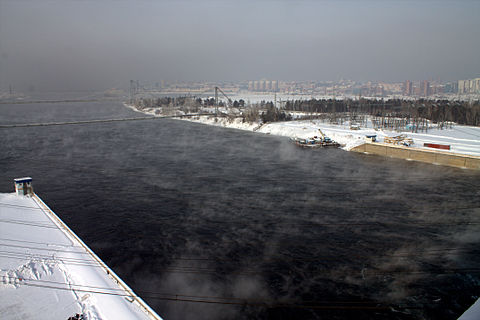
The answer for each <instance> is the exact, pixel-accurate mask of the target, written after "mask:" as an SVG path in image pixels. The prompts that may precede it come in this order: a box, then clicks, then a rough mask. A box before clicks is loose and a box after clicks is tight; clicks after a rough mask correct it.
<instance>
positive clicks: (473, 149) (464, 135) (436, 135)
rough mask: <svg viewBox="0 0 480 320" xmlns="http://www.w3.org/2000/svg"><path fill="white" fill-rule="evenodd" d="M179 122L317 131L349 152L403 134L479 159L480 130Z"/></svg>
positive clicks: (287, 133)
mask: <svg viewBox="0 0 480 320" xmlns="http://www.w3.org/2000/svg"><path fill="white" fill-rule="evenodd" d="M126 106H127V107H128V108H131V109H133V110H135V111H138V112H142V113H144V114H149V115H154V116H161V115H160V114H158V113H156V112H155V110H144V111H139V110H137V109H135V107H133V106H129V105H126ZM179 119H181V120H184V121H191V122H196V123H202V124H206V125H214V126H219V127H225V128H232V129H239V130H246V131H253V132H259V133H263V134H272V135H278V136H284V137H289V138H309V137H313V136H319V135H320V134H319V131H318V129H320V130H322V132H323V133H324V134H325V135H327V136H328V137H330V138H331V139H333V140H334V141H336V142H338V143H340V144H341V145H342V148H343V149H344V150H347V151H348V150H351V149H352V148H354V147H356V146H358V145H361V144H363V143H365V136H366V135H377V141H380V142H382V141H383V139H384V138H385V137H393V136H397V135H399V134H404V135H406V136H408V137H409V138H412V139H413V141H414V143H413V144H412V145H411V147H412V148H419V149H430V148H426V147H424V146H423V145H424V143H434V144H443V145H450V148H451V149H450V151H449V152H452V153H459V154H468V155H474V156H480V127H471V126H461V125H454V126H453V127H452V128H449V129H443V130H442V129H438V128H431V129H429V130H428V132H418V133H414V132H410V131H403V132H396V131H389V130H378V129H374V128H373V126H372V124H371V122H370V121H369V122H368V123H367V125H366V126H364V127H360V128H359V129H357V130H352V129H350V123H349V122H348V121H346V122H344V123H342V124H330V123H327V122H325V121H323V120H318V119H314V120H295V121H285V122H272V123H265V124H261V123H257V122H254V123H248V122H243V121H242V119H241V118H235V119H233V120H232V119H229V118H226V117H215V115H213V114H212V115H211V116H197V117H189V118H179ZM430 150H431V149H430Z"/></svg>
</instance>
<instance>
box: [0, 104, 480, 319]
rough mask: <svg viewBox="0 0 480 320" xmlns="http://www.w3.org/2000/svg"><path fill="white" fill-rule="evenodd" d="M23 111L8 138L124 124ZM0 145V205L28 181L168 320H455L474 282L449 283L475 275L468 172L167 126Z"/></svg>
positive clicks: (85, 110) (473, 190) (473, 182)
mask: <svg viewBox="0 0 480 320" xmlns="http://www.w3.org/2000/svg"><path fill="white" fill-rule="evenodd" d="M80 106H81V107H80ZM15 108H17V106H15ZM21 108H25V110H24V111H28V112H23V113H22V114H23V117H26V119H23V120H25V121H21V122H26V121H28V120H32V121H33V120H38V118H40V117H41V118H42V119H45V118H48V117H49V116H51V117H53V118H55V119H58V118H64V119H67V120H69V119H71V118H82V119H84V118H85V117H91V118H98V117H101V116H103V115H106V114H108V113H112V110H113V113H114V114H115V115H116V116H119V117H121V116H124V115H131V111H129V110H128V109H125V108H123V107H122V106H121V105H103V104H93V105H88V104H86V105H68V106H56V105H51V106H48V105H35V106H22V107H21ZM28 108H31V109H28ZM27 109H28V110H27ZM0 112H3V113H5V112H9V111H8V110H7V109H3V110H0ZM110 117H111V115H110ZM3 119H6V118H3ZM3 121H6V120H3ZM11 121H18V119H15V118H14V119H13V120H11ZM2 133H3V137H2V142H3V149H2V153H1V158H0V165H1V167H2V168H4V171H3V172H2V173H1V174H0V188H1V190H2V191H3V192H9V191H10V189H11V188H10V187H11V186H10V181H11V178H13V177H16V176H23V175H32V176H33V177H34V179H35V188H36V190H37V192H38V193H39V195H40V196H41V197H42V198H43V199H44V200H45V201H46V202H47V203H48V204H49V205H51V206H52V207H53V209H54V210H55V211H56V212H57V213H58V214H59V215H60V216H61V217H62V219H64V220H65V221H66V222H67V224H68V225H70V226H71V227H72V228H73V229H74V230H75V232H77V233H78V234H79V235H80V237H81V238H82V239H84V240H85V241H86V242H87V243H88V244H89V245H90V246H91V247H92V248H93V249H94V251H96V252H97V253H98V254H99V255H100V256H101V257H102V258H103V259H104V260H105V261H106V262H107V264H109V265H110V266H111V267H112V268H113V269H114V270H115V271H116V272H117V273H118V274H119V275H120V276H121V277H122V278H123V279H124V280H126V282H127V283H128V284H129V285H131V286H132V287H133V289H134V290H136V291H137V292H138V293H139V294H140V296H143V297H145V300H147V302H148V303H149V304H150V305H152V306H153V307H154V308H155V310H157V311H158V312H159V313H160V314H161V315H162V316H164V317H165V318H166V319H191V318H196V319H242V318H243V319H252V318H276V319H288V318H299V319H300V318H305V319H315V318H325V317H326V318H330V319H335V318H339V319H341V318H346V317H353V316H355V318H357V319H362V318H364V319H372V318H378V319H381V318H386V317H388V318H396V319H411V318H431V319H433V318H441V317H450V318H452V317H455V316H458V314H459V313H460V312H461V311H463V309H465V308H466V307H467V306H468V305H469V304H470V303H471V302H472V301H473V297H474V295H475V294H476V290H475V286H476V283H478V276H477V273H475V272H457V273H452V270H454V269H465V268H478V265H479V263H480V261H479V260H480V259H479V258H478V257H479V255H478V249H475V248H476V247H478V243H479V241H480V239H479V237H478V233H479V232H478V231H479V226H478V225H476V224H464V223H465V222H479V221H478V220H477V217H478V216H479V213H480V212H479V205H480V202H479V200H478V199H479V197H478V190H479V189H480V188H479V187H480V185H479V181H480V179H479V178H480V176H479V175H478V173H476V172H472V171H463V170H458V169H453V168H446V167H437V166H432V165H427V164H420V163H413V162H405V161H402V160H395V159H384V158H381V157H373V156H364V155H358V154H352V153H348V152H345V151H342V150H337V149H328V150H327V149H324V150H314V151H312V150H300V149H297V148H295V146H293V145H291V144H289V143H288V141H287V140H285V139H284V138H278V137H273V136H262V135H259V134H251V133H245V132H241V131H234V130H228V129H222V128H212V127H207V126H202V125H197V124H192V123H188V122H183V121H182V122H180V121H174V120H161V121H158V120H156V121H145V122H135V123H115V124H103V125H85V126H75V127H74V126H71V127H48V128H28V129H25V130H16V131H14V130H10V131H4V132H2ZM18 159H22V160H23V162H22V165H19V163H18V161H17V160H18ZM58 181H69V185H70V187H69V188H64V187H62V185H61V184H60V183H56V182H58ZM148 292H154V293H156V294H157V293H170V294H172V293H173V294H180V295H191V296H196V297H229V298H235V299H242V300H248V301H261V302H273V303H274V304H277V305H278V304H283V303H287V304H307V303H312V302H314V303H315V304H317V305H319V304H320V302H328V303H327V304H326V305H330V306H331V305H339V304H341V303H344V302H346V301H354V302H359V301H362V302H372V303H383V304H391V305H392V306H393V307H394V308H395V309H396V310H399V311H401V312H393V311H389V310H386V311H377V310H375V312H372V311H368V310H367V311H365V310H363V311H358V310H355V311H345V310H322V309H320V310H311V309H296V308H285V307H283V308H277V307H276V308H274V307H268V305H266V306H265V307H258V306H249V305H218V304H204V303H186V302H180V301H177V302H172V301H163V300H158V299H155V295H153V294H149V293H148ZM152 296H153V297H152ZM235 301H237V300H235ZM322 305H325V304H322ZM402 306H409V307H418V308H419V309H403V308H402ZM445 309H447V310H445Z"/></svg>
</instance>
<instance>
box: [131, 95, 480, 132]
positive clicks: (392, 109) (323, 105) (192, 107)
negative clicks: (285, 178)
mask: <svg viewBox="0 0 480 320" xmlns="http://www.w3.org/2000/svg"><path fill="white" fill-rule="evenodd" d="M135 106H136V107H137V108H138V109H147V108H153V109H155V108H156V109H159V113H163V114H167V113H171V112H174V111H175V110H181V111H184V112H186V113H195V112H199V111H201V108H202V107H213V106H215V99H213V98H206V99H201V98H195V97H162V98H141V99H137V100H136V101H135ZM219 106H224V103H223V102H220V103H219ZM232 106H233V107H234V108H236V109H242V110H243V112H242V118H243V121H247V122H255V121H258V120H260V119H261V120H262V121H263V122H274V121H288V120H291V119H292V116H291V115H290V112H291V111H297V112H304V113H305V114H306V116H304V118H305V117H306V118H324V119H328V120H330V121H331V122H339V121H340V120H345V118H348V120H353V121H357V120H358V121H363V120H365V117H364V116H366V115H369V116H372V117H374V119H376V120H375V121H377V122H376V123H379V124H381V126H382V127H389V128H395V127H397V126H398V127H401V126H404V125H405V124H407V125H408V124H412V123H413V124H414V125H413V127H416V128H418V127H420V124H424V123H425V121H424V120H425V119H428V120H430V121H432V122H434V123H438V124H439V126H442V127H443V126H444V125H445V124H448V123H450V122H456V123H459V124H465V125H472V126H480V101H474V102H465V101H448V100H423V99H420V100H416V101H410V100H401V99H391V100H385V101H382V100H366V99H360V100H349V99H345V100H334V99H322V100H317V99H311V100H289V101H286V102H285V103H284V105H283V107H282V108H281V109H277V108H276V107H275V106H274V105H273V103H272V102H267V101H261V102H259V103H256V104H252V105H249V106H247V105H246V104H245V101H244V100H242V99H240V100H239V101H233V105H232ZM362 119H363V120H362ZM385 119H388V120H385ZM395 119H397V120H398V119H403V120H404V121H403V122H402V121H400V122H399V121H397V120H395ZM422 119H423V120H422ZM365 121H366V120H365ZM427 126H428V125H427Z"/></svg>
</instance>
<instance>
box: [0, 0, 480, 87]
mask: <svg viewBox="0 0 480 320" xmlns="http://www.w3.org/2000/svg"><path fill="white" fill-rule="evenodd" d="M473 77H480V1H476V0H456V1H442V0H438V1H427V0H424V1H420V0H417V1H388V0H382V1H380V0H377V1H367V0H365V1H362V0H356V1H341V0H338V1H293V0H291V1H287V0H283V1H282V0H278V1H262V0H243V1H240V0H239V1H214V0H196V1H194V0H191V1H187V0H180V1H179V0H176V1H160V0H158V1H153V0H152V1H133V0H132V1H113V0H104V1H100V0H98V1H80V0H78V1H73V0H61V1H47V0H31V1H23V0H0V87H1V88H5V87H8V84H9V83H13V84H15V85H17V86H25V85H28V84H32V85H35V86H36V87H42V85H45V84H49V85H58V86H67V87H75V86H77V85H78V88H80V87H95V86H102V87H114V86H127V85H128V80H129V79H139V80H141V81H159V80H161V79H165V80H212V81H218V80H250V79H260V78H266V79H279V80H337V79H340V78H346V79H353V80H359V81H365V80H373V81H379V80H384V81H404V80H406V79H412V80H422V79H443V80H457V79H468V78H473Z"/></svg>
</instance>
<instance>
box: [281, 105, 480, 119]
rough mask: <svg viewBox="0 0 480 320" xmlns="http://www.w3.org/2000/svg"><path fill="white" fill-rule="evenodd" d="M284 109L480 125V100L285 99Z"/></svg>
mask: <svg viewBox="0 0 480 320" xmlns="http://www.w3.org/2000/svg"><path fill="white" fill-rule="evenodd" d="M285 109H286V110H291V111H303V112H307V113H311V114H318V113H349V114H351V115H356V114H368V115H371V116H376V117H391V118H394V117H395V118H405V119H417V118H422V119H428V120H431V121H433V122H435V123H439V122H442V123H443V122H456V123H459V124H465V125H472V126H480V101H474V102H467V101H448V100H423V99H420V100H416V101H409V100H400V99H391V100H386V101H380V100H365V99H360V100H348V99H347V100H331V99H329V100H316V99H311V100H295V101H287V102H286V103H285Z"/></svg>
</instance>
